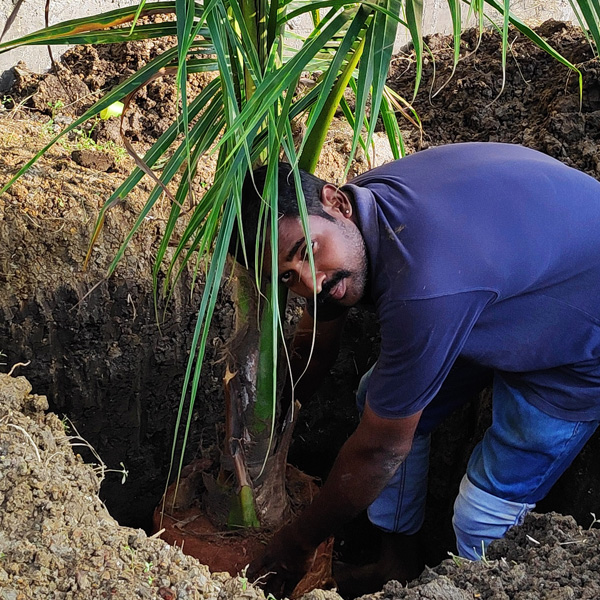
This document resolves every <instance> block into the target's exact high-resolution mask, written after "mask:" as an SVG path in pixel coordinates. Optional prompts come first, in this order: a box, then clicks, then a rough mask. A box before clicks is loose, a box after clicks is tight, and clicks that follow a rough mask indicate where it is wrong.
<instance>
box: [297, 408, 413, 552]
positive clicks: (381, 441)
mask: <svg viewBox="0 0 600 600" xmlns="http://www.w3.org/2000/svg"><path fill="white" fill-rule="evenodd" d="M419 416H420V415H415V416H414V417H410V418H408V419H402V420H398V421H397V422H390V423H389V427H383V428H377V429H375V430H374V429H373V428H372V427H369V426H368V425H367V426H363V427H362V429H361V426H362V425H363V423H362V422H361V425H359V428H358V429H357V430H356V431H355V432H354V434H353V435H352V436H351V437H350V438H349V439H348V441H347V442H346V443H345V444H344V446H343V447H342V449H341V450H340V452H339V454H338V457H337V459H336V461H335V464H334V466H333V468H332V470H331V473H330V474H329V477H328V478H327V481H326V482H325V485H324V486H323V488H322V490H321V492H320V493H319V495H318V496H317V497H316V498H315V500H314V502H313V503H312V504H311V505H310V506H309V507H308V508H307V509H306V510H305V511H304V512H303V513H302V515H301V516H300V518H299V519H298V520H297V521H296V522H294V523H293V524H292V525H291V529H292V531H293V535H294V537H296V539H297V540H299V543H301V544H304V545H305V546H306V547H311V546H312V547H316V546H317V545H318V544H319V543H320V542H321V541H322V540H324V539H326V538H327V537H328V536H329V535H331V534H332V533H334V532H335V531H336V530H337V529H339V527H341V526H342V525H343V524H344V523H347V522H348V521H350V520H351V519H352V518H354V517H355V516H356V515H358V514H359V513H360V512H361V511H362V510H364V509H365V508H367V507H368V506H369V505H370V504H371V503H372V502H373V500H375V498H377V496H378V495H379V493H380V492H381V491H382V490H383V488H384V487H385V485H386V484H387V483H388V481H389V480H390V479H391V477H392V476H393V475H394V473H395V472H396V470H397V469H398V467H399V466H400V464H401V463H402V461H403V460H404V459H405V458H406V455H407V454H408V452H409V451H410V446H411V442H412V437H413V433H414V429H415V427H416V424H417V423H418V420H419ZM372 417H373V415H372V413H370V416H367V419H369V418H371V419H372ZM364 419H365V416H364V415H363V421H364ZM400 421H402V423H400Z"/></svg>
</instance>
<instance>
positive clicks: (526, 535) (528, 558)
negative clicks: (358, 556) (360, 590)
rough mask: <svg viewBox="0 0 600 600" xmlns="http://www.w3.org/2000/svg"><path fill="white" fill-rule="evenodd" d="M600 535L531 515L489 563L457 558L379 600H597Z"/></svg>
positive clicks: (554, 517)
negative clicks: (474, 599)
mask: <svg viewBox="0 0 600 600" xmlns="http://www.w3.org/2000/svg"><path fill="white" fill-rule="evenodd" d="M599 545H600V530H598V529H582V528H581V527H579V526H578V525H577V523H576V522H575V520H574V519H573V518H572V517H565V516H562V515H559V514H556V513H548V514H545V515H539V514H535V513H531V514H530V515H528V516H527V517H526V519H525V522H524V523H523V525H522V526H521V527H515V528H513V529H511V530H510V531H509V532H508V534H507V535H506V537H505V538H504V539H503V540H498V541H496V542H494V543H492V544H491V545H490V547H489V549H488V553H487V556H485V557H484V560H481V561H478V562H471V561H468V560H465V559H461V558H458V557H453V558H452V559H448V560H446V561H444V562H443V563H442V564H441V565H439V566H438V567H436V568H435V569H427V570H426V571H425V572H424V573H423V574H422V575H421V577H419V579H417V580H415V581H414V582H412V583H411V584H409V585H408V587H407V588H403V587H402V586H400V585H398V583H397V582H390V583H388V584H387V585H386V586H385V587H384V589H383V591H382V592H381V593H380V594H377V596H375V597H377V598H382V599H390V600H391V599H394V600H396V599H398V600H400V599H402V600H425V599H427V600H472V599H473V598H485V599H486V600H508V599H510V600H534V599H535V600H569V599H578V600H586V599H589V600H592V599H595V598H598V597H599V595H600V575H599V567H600V556H599V555H598V548H599Z"/></svg>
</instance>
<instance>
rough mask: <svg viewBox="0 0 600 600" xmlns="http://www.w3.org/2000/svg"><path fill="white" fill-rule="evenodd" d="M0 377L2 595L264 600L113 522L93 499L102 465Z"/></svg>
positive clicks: (23, 385)
mask: <svg viewBox="0 0 600 600" xmlns="http://www.w3.org/2000/svg"><path fill="white" fill-rule="evenodd" d="M30 392H31V385H30V384H29V382H28V381H27V380H26V379H25V378H24V377H17V378H13V377H10V376H9V375H5V374H0V475H1V477H0V547H1V548H2V554H1V557H0V598H2V600H17V599H20V598H22V599H30V598H31V599H33V598H36V599H42V598H65V599H67V598H72V599H76V598H81V599H83V598H85V599H86V600H88V599H89V598H148V599H150V598H163V599H172V600H174V599H175V598H177V599H180V600H181V599H184V598H185V599H189V600H192V599H201V598H202V599H209V598H214V599H215V600H216V599H217V598H223V597H225V598H235V597H241V596H243V597H245V598H253V597H258V598H261V597H264V596H263V595H262V592H260V591H257V590H254V588H252V587H251V586H248V585H247V582H246V581H245V580H244V579H241V578H231V577H229V576H226V575H224V574H223V575H211V574H210V572H209V571H208V568H207V567H205V566H204V565H201V564H199V563H198V562H197V561H195V560H194V559H192V558H190V557H188V556H186V555H185V554H183V552H182V551H181V549H179V548H174V547H172V546H169V545H168V544H166V543H165V542H163V541H162V540H159V539H151V538H148V537H147V536H146V534H145V533H144V532H143V531H141V530H139V529H138V530H136V529H130V528H127V527H120V526H119V525H118V524H117V522H116V521H115V520H114V519H113V518H112V517H111V516H110V515H109V513H108V511H107V510H106V508H105V506H104V505H103V503H102V502H101V501H100V499H99V498H98V490H99V488H100V483H101V481H102V478H103V476H104V469H105V467H104V465H103V464H102V463H101V462H99V463H98V464H96V465H89V464H85V463H84V462H83V460H82V459H81V457H80V456H78V455H75V454H74V452H73V449H72V448H73V446H75V447H77V446H85V445H86V442H85V441H84V440H83V439H82V438H79V436H77V434H76V433H75V432H72V431H70V429H69V425H68V424H67V423H65V422H63V421H61V420H60V419H59V418H58V417H57V416H56V415H55V414H53V413H44V410H46V409H47V407H48V403H47V401H46V398H45V397H44V396H37V395H32V394H30Z"/></svg>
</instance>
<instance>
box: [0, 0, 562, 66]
mask: <svg viewBox="0 0 600 600" xmlns="http://www.w3.org/2000/svg"><path fill="white" fill-rule="evenodd" d="M15 2H16V0H0V28H3V27H4V23H6V20H7V19H8V17H9V15H10V13H11V12H12V9H13V7H14V5H15ZM136 2H137V0H52V2H51V3H50V24H53V23H58V22H60V21H63V20H66V19H75V18H79V17H83V16H86V15H92V14H96V13H98V12H102V11H108V10H114V9H116V8H120V7H123V6H127V5H131V4H135V3H136ZM44 4H45V2H44V0H25V1H24V2H23V4H22V5H21V9H20V11H19V15H18V17H17V19H16V21H15V22H14V23H13V26H12V28H11V30H10V31H9V33H8V35H7V36H6V39H7V40H10V39H13V38H17V37H20V36H22V35H25V34H27V33H30V32H32V31H35V30H36V29H40V28H42V27H43V26H44ZM511 5H512V7H513V11H514V12H515V14H517V15H518V16H519V17H521V18H524V19H527V20H528V22H531V23H533V24H536V23H539V22H542V21H544V20H546V19H548V18H551V17H552V18H555V19H558V20H567V21H568V20H573V15H572V12H571V9H570V6H569V0H512V2H511ZM424 10H425V14H424V23H423V30H424V32H425V33H426V34H427V33H433V32H439V33H449V32H450V31H451V30H452V23H451V20H450V16H449V13H448V7H447V2H446V0H424ZM467 12H468V7H467V5H465V7H464V13H465V15H466V13H467ZM465 24H468V22H467V21H466V19H465ZM294 25H295V29H297V30H298V31H303V30H306V25H305V24H304V23H303V22H301V21H297V22H296V23H295V24H294ZM407 41H408V37H407V35H406V32H404V31H401V32H400V35H399V37H398V40H397V43H396V47H397V48H399V47H401V46H403V45H404V44H406V42H407ZM65 49H66V47H65V46H55V47H54V49H53V51H54V54H55V56H59V55H60V54H61V53H62V52H63V51H64V50H65ZM20 60H23V61H25V62H26V64H27V66H28V67H29V68H30V69H31V70H33V71H37V72H43V71H44V70H46V69H47V68H48V67H49V66H50V60H49V58H48V51H47V49H46V47H45V46H36V47H28V48H20V49H17V50H12V51H11V52H7V53H6V54H2V55H0V73H2V72H3V71H5V70H6V69H9V68H10V67H12V66H14V65H15V64H16V63H17V62H19V61H20Z"/></svg>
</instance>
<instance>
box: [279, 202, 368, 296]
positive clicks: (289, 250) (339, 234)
mask: <svg viewBox="0 0 600 600" xmlns="http://www.w3.org/2000/svg"><path fill="white" fill-rule="evenodd" d="M325 210H326V212H327V213H328V214H330V215H331V216H332V217H333V218H334V221H329V220H328V219H325V218H323V217H320V216H315V215H311V216H309V218H308V223H309V235H310V241H308V242H307V240H306V238H305V236H304V231H303V230H302V224H301V222H300V218H299V217H283V218H282V219H281V220H280V221H279V282H280V283H281V284H282V285H285V286H286V287H288V288H289V289H290V290H291V291H292V292H294V293H296V294H298V295H299V296H303V297H304V298H313V297H314V293H315V292H316V294H317V302H318V304H321V303H327V304H330V303H334V304H338V305H341V306H348V307H349V306H354V305H355V304H356V303H357V302H358V301H359V300H360V299H361V298H362V296H363V294H364V291H365V285H366V279H367V259H366V251H365V244H364V241H363V238H362V235H361V233H360V231H359V229H358V227H357V226H356V224H355V223H354V221H353V219H352V218H351V216H348V215H349V214H351V212H350V211H348V212H347V213H346V214H344V210H343V209H342V210H339V209H337V208H336V209H332V208H330V207H325ZM309 245H311V246H312V251H313V256H314V262H315V279H314V280H313V273H312V271H311V268H310V263H309V258H308V246H309Z"/></svg>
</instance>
